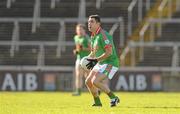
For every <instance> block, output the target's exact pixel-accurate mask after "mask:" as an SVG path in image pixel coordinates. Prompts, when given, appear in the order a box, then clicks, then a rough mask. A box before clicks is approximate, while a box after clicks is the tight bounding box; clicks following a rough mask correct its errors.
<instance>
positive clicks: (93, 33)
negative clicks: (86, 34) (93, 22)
mask: <svg viewBox="0 0 180 114" xmlns="http://www.w3.org/2000/svg"><path fill="white" fill-rule="evenodd" d="M100 30H101V27H100V26H99V27H98V28H97V29H96V30H95V31H94V32H92V33H91V36H95V35H96V34H98V33H99V32H100Z"/></svg>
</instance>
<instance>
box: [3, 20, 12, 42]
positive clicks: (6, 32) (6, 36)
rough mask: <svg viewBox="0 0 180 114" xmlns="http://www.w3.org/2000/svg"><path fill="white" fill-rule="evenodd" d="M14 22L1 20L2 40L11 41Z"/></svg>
mask: <svg viewBox="0 0 180 114" xmlns="http://www.w3.org/2000/svg"><path fill="white" fill-rule="evenodd" d="M13 28H14V23H10V22H7V23H5V22H0V41H11V38H12V32H13Z"/></svg>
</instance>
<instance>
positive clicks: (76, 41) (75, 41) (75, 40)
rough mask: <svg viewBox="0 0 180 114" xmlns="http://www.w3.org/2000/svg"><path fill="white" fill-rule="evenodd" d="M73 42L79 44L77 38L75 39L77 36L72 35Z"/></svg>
mask: <svg viewBox="0 0 180 114" xmlns="http://www.w3.org/2000/svg"><path fill="white" fill-rule="evenodd" d="M74 43H75V44H79V42H78V39H77V36H74Z"/></svg>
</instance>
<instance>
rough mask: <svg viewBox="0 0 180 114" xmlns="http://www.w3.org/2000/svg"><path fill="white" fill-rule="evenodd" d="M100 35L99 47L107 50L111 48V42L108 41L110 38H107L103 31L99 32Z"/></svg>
mask: <svg viewBox="0 0 180 114" xmlns="http://www.w3.org/2000/svg"><path fill="white" fill-rule="evenodd" d="M101 34H102V39H101V45H102V47H103V48H104V49H105V48H109V47H112V44H111V41H110V37H111V36H107V35H106V33H105V32H104V31H102V32H101Z"/></svg>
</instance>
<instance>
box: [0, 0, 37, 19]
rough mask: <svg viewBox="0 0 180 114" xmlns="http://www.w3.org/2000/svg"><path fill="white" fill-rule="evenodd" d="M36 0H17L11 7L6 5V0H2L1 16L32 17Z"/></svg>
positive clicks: (0, 2) (0, 4)
mask: <svg viewBox="0 0 180 114" xmlns="http://www.w3.org/2000/svg"><path fill="white" fill-rule="evenodd" d="M34 2H35V0H17V1H15V2H13V3H12V5H11V8H7V7H6V1H2V0H1V1H0V6H1V7H0V17H22V16H23V17H32V16H33V10H34Z"/></svg>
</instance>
